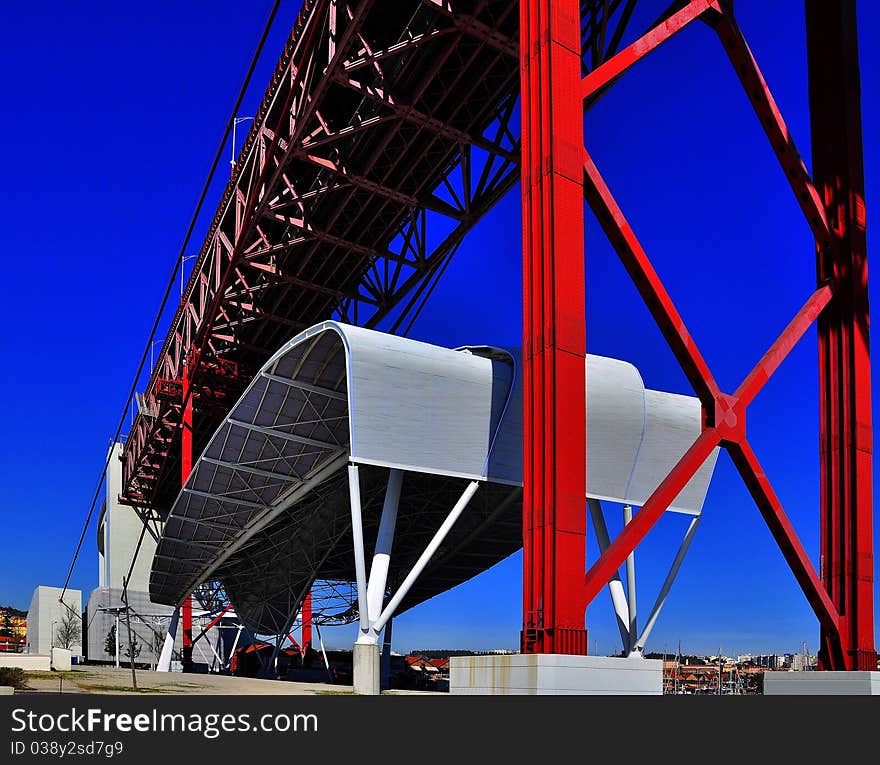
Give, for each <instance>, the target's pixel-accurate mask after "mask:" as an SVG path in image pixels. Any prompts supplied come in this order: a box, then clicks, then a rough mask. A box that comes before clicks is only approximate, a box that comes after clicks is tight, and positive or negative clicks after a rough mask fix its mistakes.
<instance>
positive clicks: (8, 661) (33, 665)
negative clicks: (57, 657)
mask: <svg viewBox="0 0 880 765" xmlns="http://www.w3.org/2000/svg"><path fill="white" fill-rule="evenodd" d="M0 667H20V668H21V669H23V670H24V671H25V672H36V671H39V672H48V671H49V670H50V669H51V664H50V660H49V656H48V655H46V656H42V655H39V654H30V653H0Z"/></svg>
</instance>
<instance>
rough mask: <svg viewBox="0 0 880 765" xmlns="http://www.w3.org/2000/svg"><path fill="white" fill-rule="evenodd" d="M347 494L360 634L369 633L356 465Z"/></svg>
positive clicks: (351, 472) (349, 468)
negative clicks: (349, 507)
mask: <svg viewBox="0 0 880 765" xmlns="http://www.w3.org/2000/svg"><path fill="white" fill-rule="evenodd" d="M348 492H349V497H350V500H351V536H352V543H353V545H354V571H355V577H356V579H357V592H358V611H359V613H360V629H361V634H366V633H368V632H369V631H370V618H369V610H368V607H367V566H366V561H365V558H364V526H363V520H362V518H361V483H360V474H359V472H358V466H357V465H349V466H348Z"/></svg>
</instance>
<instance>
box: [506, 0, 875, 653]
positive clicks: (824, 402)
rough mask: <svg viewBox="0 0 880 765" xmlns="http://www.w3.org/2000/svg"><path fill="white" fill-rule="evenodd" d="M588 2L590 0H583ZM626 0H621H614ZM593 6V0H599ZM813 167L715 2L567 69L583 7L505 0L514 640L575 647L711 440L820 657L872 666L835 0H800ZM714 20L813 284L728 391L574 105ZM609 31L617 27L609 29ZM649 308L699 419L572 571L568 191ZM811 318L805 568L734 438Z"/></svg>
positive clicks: (866, 407) (579, 522) (571, 0)
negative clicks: (518, 490) (514, 149)
mask: <svg viewBox="0 0 880 765" xmlns="http://www.w3.org/2000/svg"><path fill="white" fill-rule="evenodd" d="M586 5H587V6H589V5H591V4H586ZM628 5H630V4H628ZM606 6H607V4H606ZM806 9H807V12H806V19H807V30H808V32H807V43H808V57H809V90H810V107H811V116H812V140H813V155H814V162H813V164H814V168H813V170H814V175H815V180H814V179H813V178H811V177H810V175H809V174H808V172H807V170H806V167H805V166H804V163H803V161H802V160H801V158H800V155H799V154H798V152H797V149H796V147H795V145H794V142H793V140H792V138H791V135H790V134H789V132H788V129H787V127H786V125H785V122H784V121H783V119H782V115H781V114H780V112H779V109H778V108H777V106H776V103H775V102H774V100H773V96H772V95H771V93H770V90H769V88H768V87H767V84H766V83H765V81H764V79H763V77H762V75H761V71H760V69H759V68H758V64H757V62H756V61H755V59H754V57H753V56H752V54H751V51H750V50H749V48H748V45H747V44H746V41H745V38H744V37H743V34H742V32H741V30H740V28H739V27H738V25H737V23H736V20H735V18H734V16H733V9H732V3H729V2H712V1H711V0H692V1H691V2H679V3H675V4H673V6H672V8H670V10H669V12H668V13H667V14H666V15H665V16H664V17H663V18H661V20H660V21H659V22H658V23H657V24H656V25H655V26H654V27H653V28H652V29H651V30H650V31H649V32H648V33H647V34H645V35H644V36H642V37H641V38H639V39H638V40H637V41H636V42H634V43H633V44H632V45H629V46H628V47H626V48H624V49H623V50H621V51H620V52H615V51H614V50H613V48H612V49H610V50H608V49H605V50H602V49H601V48H600V50H599V52H598V54H597V57H596V58H594V60H593V64H594V65H593V67H591V68H590V69H589V70H588V71H587V73H586V75H584V74H583V72H582V58H581V54H582V33H583V30H584V29H587V28H589V24H590V19H591V16H590V13H589V10H590V9H589V8H585V4H584V3H580V4H579V3H578V2H577V0H523V2H522V3H521V7H520V11H521V22H520V24H521V51H522V60H523V66H522V124H523V131H522V135H523V149H522V152H523V183H522V194H523V224H524V225H523V271H524V277H523V282H524V316H525V320H524V347H525V351H526V352H525V359H526V363H525V414H524V416H525V469H524V477H525V481H524V508H523V514H524V520H523V527H524V545H525V571H524V615H523V616H524V623H523V633H522V647H523V650H524V651H527V652H545V653H586V647H587V640H586V630H585V629H584V610H585V607H586V605H587V604H588V603H589V602H591V601H592V600H593V598H595V596H596V595H597V594H598V593H599V591H600V590H601V589H602V588H603V587H604V586H605V585H606V583H607V582H608V581H609V580H610V579H611V578H612V576H614V575H615V574H616V572H617V571H618V569H619V568H620V566H621V565H622V564H623V563H624V561H625V560H626V559H627V557H628V556H629V555H630V554H631V553H632V551H633V550H634V549H635V547H636V545H638V543H639V542H640V541H641V540H642V539H644V537H645V536H646V534H647V533H648V531H649V530H650V529H651V527H652V526H653V525H654V524H655V522H656V521H657V520H658V519H659V518H660V516H661V515H662V513H663V512H664V510H665V509H666V508H667V507H668V505H669V503H670V502H671V501H672V500H673V499H674V498H675V496H676V495H677V494H678V492H679V491H680V490H681V488H682V487H683V486H684V485H685V484H686V483H687V481H688V480H689V479H690V477H691V476H692V475H693V474H694V472H695V471H696V470H697V469H698V468H699V467H700V465H701V464H702V463H703V462H704V461H705V460H706V458H707V457H708V456H709V455H710V454H711V453H712V451H713V449H715V448H716V447H718V446H719V445H720V446H723V447H724V448H726V449H727V451H728V453H729V454H730V455H731V457H732V459H733V462H734V464H735V465H736V467H737V469H738V471H739V473H740V475H741V476H742V478H743V480H744V482H745V484H746V486H747V487H748V489H749V491H750V493H751V495H752V497H753V498H754V500H755V503H756V504H757V506H758V508H759V510H760V511H761V514H762V515H763V517H764V519H765V521H766V522H767V525H768V526H769V528H770V531H771V533H772V534H773V537H774V539H775V540H776V542H777V544H778V545H779V547H780V548H781V550H782V552H783V555H784V556H785V558H786V561H787V562H788V564H789V566H790V567H791V568H792V571H793V572H794V574H795V577H796V578H797V581H798V583H799V584H800V586H801V588H802V589H803V591H804V593H805V595H806V597H807V599H808V601H809V603H810V605H811V607H812V608H813V610H814V611H815V613H816V616H817V617H818V619H819V622H820V624H821V628H822V643H821V648H820V662H821V666H822V667H823V668H825V669H835V670H856V669H865V670H866V669H876V666H877V663H876V662H877V659H876V653H875V648H874V632H873V630H874V625H873V621H874V620H873V554H872V528H871V526H872V517H871V516H872V495H871V401H870V361H869V358H870V357H869V349H868V302H867V259H866V248H865V203H864V180H863V172H862V153H861V116H860V107H859V79H858V50H857V44H856V17H855V3H854V2H853V1H852V0H827V1H826V0H807V3H806ZM698 20H699V21H702V22H705V23H706V24H708V25H710V26H711V27H712V28H713V29H714V30H715V31H716V32H717V34H718V37H719V39H720V42H721V44H722V46H723V48H724V50H725V52H726V53H727V55H728V57H729V59H730V61H731V63H732V64H733V66H734V69H735V70H736V73H737V75H738V77H739V79H740V81H741V83H742V85H743V87H744V88H745V91H746V93H747V94H748V97H749V100H750V101H751V104H752V106H753V108H754V110H755V113H756V114H757V116H758V118H759V120H760V122H761V125H762V127H763V128H764V130H765V132H766V134H767V137H768V139H769V140H770V145H771V148H772V150H773V152H774V153H775V155H776V157H777V159H778V161H779V164H780V165H781V167H782V169H783V171H784V173H785V175H786V177H787V179H788V181H789V183H790V185H791V188H792V191H793V192H794V193H795V196H796V197H797V199H798V202H799V203H800V206H801V209H802V210H803V212H804V215H805V217H806V219H807V224H808V225H809V226H810V229H811V231H812V233H813V235H814V237H815V240H816V249H817V255H818V257H817V262H818V268H817V271H818V287H817V289H816V291H815V292H814V293H813V294H812V295H810V296H809V297H808V298H807V300H806V302H805V303H804V305H803V307H802V308H801V310H800V311H799V312H798V313H797V314H796V316H795V317H794V318H793V319H792V321H791V323H790V324H789V325H788V326H787V327H786V328H785V330H784V331H783V332H782V334H781V335H780V336H779V338H778V340H777V341H776V342H775V343H774V344H773V345H772V346H771V348H770V349H769V350H768V351H767V353H766V354H765V355H764V356H763V358H762V359H761V360H760V361H759V362H758V364H757V365H756V366H755V368H754V369H753V371H752V372H751V373H750V374H749V375H748V376H747V377H746V379H745V380H744V381H743V383H742V384H741V385H740V386H739V388H737V390H736V391H735V392H734V393H733V394H727V393H725V392H723V391H722V390H721V389H720V388H719V386H718V384H717V383H716V381H715V379H714V378H713V376H712V372H711V370H710V369H709V367H708V365H707V364H706V362H705V360H704V359H703V357H702V355H701V354H700V351H699V349H698V348H697V345H696V343H695V342H694V340H693V338H692V337H691V335H690V333H689V332H688V331H687V329H686V327H685V324H684V320H683V319H682V317H681V315H680V314H679V313H678V311H677V309H676V307H675V305H674V303H673V302H672V299H671V298H670V296H669V294H668V293H667V292H666V290H665V288H664V286H663V283H662V281H661V280H660V277H659V275H658V274H657V272H656V271H655V270H654V268H653V266H652V265H651V261H650V260H649V258H648V256H647V254H646V253H645V251H644V250H643V249H642V247H641V245H640V244H639V241H638V239H637V238H636V235H635V233H634V232H633V230H632V229H631V228H630V226H629V224H628V223H627V220H626V218H625V217H624V214H623V212H622V211H621V209H620V207H619V206H618V204H617V202H616V201H615V199H614V197H613V195H612V194H611V191H610V190H609V187H608V185H607V184H606V183H605V181H604V179H603V178H602V176H601V175H600V173H599V171H598V169H597V167H596V165H595V164H594V162H593V160H592V158H591V156H590V154H589V151H588V150H587V149H586V148H585V147H584V136H583V120H582V116H581V115H582V111H583V108H584V106H587V105H589V104H590V103H591V102H592V101H593V100H595V99H596V98H597V97H598V96H599V95H600V94H601V93H602V92H603V90H604V89H606V88H608V87H610V86H611V85H613V83H614V82H615V81H616V80H617V78H619V77H620V76H621V75H623V74H624V73H625V72H626V70H627V69H628V68H629V67H631V66H632V65H633V64H635V63H636V62H638V61H640V60H641V59H642V58H644V57H645V56H646V55H648V54H649V53H650V52H651V51H652V50H654V49H655V48H657V47H658V46H659V45H661V44H663V43H664V42H666V41H667V40H668V39H669V38H670V37H672V36H673V35H675V34H676V33H678V32H680V31H681V30H682V29H684V28H685V27H686V26H687V25H688V24H691V23H693V22H694V21H698ZM614 36H615V38H616V37H617V35H616V34H615V35H614ZM584 199H586V202H587V204H588V205H589V207H590V209H591V210H592V212H593V214H594V215H595V216H596V218H597V220H598V222H599V224H600V226H601V227H602V229H603V231H604V232H605V234H606V236H607V237H608V239H609V240H610V242H611V243H612V245H613V246H614V248H615V250H616V251H617V253H618V255H619V256H620V258H621V260H622V261H623V264H624V265H625V267H626V268H627V271H628V272H629V274H630V276H631V278H632V279H633V281H634V282H635V285H636V287H637V288H638V290H639V292H640V294H641V296H642V298H643V299H644V300H645V302H646V304H647V306H648V308H649V310H650V312H651V314H652V316H653V317H654V319H655V320H656V321H657V323H658V325H659V327H660V329H661V331H662V332H663V335H664V337H665V338H666V340H667V342H668V343H669V345H670V347H671V348H672V350H673V353H674V354H675V356H676V358H677V360H678V361H679V363H680V364H681V366H682V369H683V370H684V372H685V374H686V376H687V377H688V380H689V381H690V383H691V385H692V386H693V388H694V391H695V392H696V394H697V396H698V397H699V399H700V401H701V403H702V407H703V431H702V433H701V434H700V436H699V437H698V438H697V439H696V441H695V442H694V444H693V446H692V447H691V448H690V449H689V450H688V451H687V452H686V453H685V455H684V456H683V457H682V459H681V460H680V461H679V462H678V464H677V465H676V466H675V467H674V468H673V470H672V471H671V472H670V473H669V475H668V476H667V477H666V478H665V479H664V480H663V481H662V482H661V483H660V485H659V486H658V487H657V489H656V490H655V491H654V493H653V494H652V495H651V496H650V497H649V498H648V500H647V501H646V502H645V504H644V505H643V507H642V508H641V510H640V511H639V512H638V513H637V514H636V515H635V517H634V518H633V520H632V522H631V523H629V524H627V525H626V527H625V528H624V530H623V531H622V532H621V534H620V535H619V536H618V537H617V538H616V539H615V540H613V541H612V542H611V544H610V545H608V547H607V548H606V549H605V550H604V551H603V552H602V553H601V555H600V557H599V559H598V560H597V561H596V562H595V563H594V564H593V566H592V567H591V568H590V570H589V571H587V573H586V576H583V575H582V574H581V573H580V572H581V571H582V570H583V568H584V567H585V563H586V561H585V551H584V550H585V545H584V535H585V531H586V529H585V519H584V513H583V505H582V500H581V497H583V494H584V492H583V487H584V481H585V474H584V471H583V465H584V459H583V452H584V448H585V443H586V438H585V432H584V429H583V428H582V427H580V425H579V424H580V423H582V422H584V418H583V414H582V407H583V402H584V395H583V385H584V379H583V376H582V375H580V374H579V371H578V370H579V365H580V363H581V361H580V360H581V359H582V358H583V356H584V353H585V307H584V252H583V240H584V237H583V227H584V209H583V200H584ZM817 319H818V329H819V349H820V350H819V378H820V402H819V403H820V416H821V435H820V442H821V444H820V458H821V548H822V550H821V566H820V572H819V573H818V574H817V573H816V571H815V569H814V568H813V566H812V564H811V562H810V559H809V556H808V555H807V553H806V552H805V550H804V549H803V547H802V545H801V543H800V541H799V539H798V537H797V535H796V533H795V531H794V529H793V527H792V525H791V523H790V522H789V520H788V518H787V517H786V515H785V513H784V511H783V508H782V505H781V503H780V501H779V499H778V497H777V496H776V494H775V493H774V491H773V488H772V486H771V485H770V482H769V481H768V479H767V477H766V475H765V474H764V472H763V470H762V468H761V465H760V463H759V461H758V458H757V456H756V455H755V453H754V452H753V451H752V448H751V446H750V445H749V442H748V440H747V437H746V414H747V409H748V406H749V404H750V403H751V402H752V400H753V399H754V398H755V396H757V395H758V393H759V392H760V390H761V388H762V387H763V385H764V384H765V383H766V382H767V380H768V379H769V378H770V376H771V375H772V374H773V373H774V372H775V371H776V369H777V368H778V367H779V365H780V364H781V363H782V362H783V360H784V359H785V357H786V355H787V354H788V353H789V351H790V350H791V349H792V347H793V346H794V345H795V344H796V343H797V341H798V340H799V339H800V338H801V337H802V336H803V334H804V333H805V332H806V331H807V330H808V329H809V327H810V326H812V324H813V323H814V322H815V321H816V320H817Z"/></svg>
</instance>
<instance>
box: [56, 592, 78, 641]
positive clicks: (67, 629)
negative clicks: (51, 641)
mask: <svg viewBox="0 0 880 765" xmlns="http://www.w3.org/2000/svg"><path fill="white" fill-rule="evenodd" d="M61 605H62V606H64V612H63V613H62V614H61V619H60V620H59V622H58V627H57V628H56V629H55V642H56V643H57V644H58V646H59V647H60V648H66V649H68V650H70V649H71V648H72V647H73V646H75V645H78V644H79V642H80V640H82V620H81V619H80V616H79V614H78V613H77V612H76V611H74V610H73V609H72V608H71V607H70V606H68V605H67V604H66V603H64V602H63V601H62V603H61Z"/></svg>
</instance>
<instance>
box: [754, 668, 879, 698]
mask: <svg viewBox="0 0 880 765" xmlns="http://www.w3.org/2000/svg"><path fill="white" fill-rule="evenodd" d="M764 695H765V696H880V672H765V673H764Z"/></svg>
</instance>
